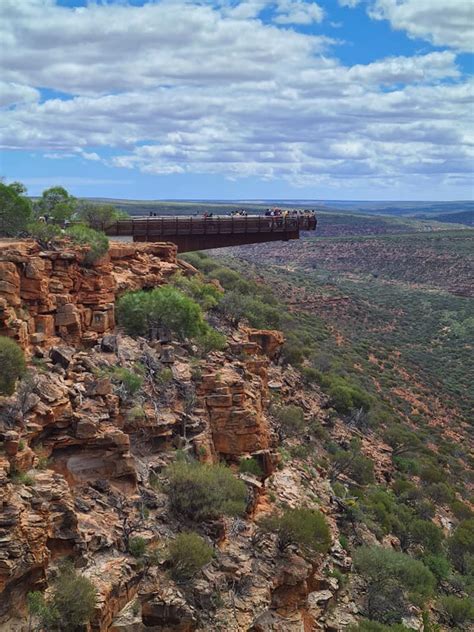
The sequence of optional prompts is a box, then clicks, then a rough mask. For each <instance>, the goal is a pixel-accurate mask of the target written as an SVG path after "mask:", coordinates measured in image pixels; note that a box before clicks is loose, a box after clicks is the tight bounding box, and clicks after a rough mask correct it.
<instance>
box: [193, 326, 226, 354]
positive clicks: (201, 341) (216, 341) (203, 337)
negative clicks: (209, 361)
mask: <svg viewBox="0 0 474 632" xmlns="http://www.w3.org/2000/svg"><path fill="white" fill-rule="evenodd" d="M196 344H197V345H198V347H199V348H200V351H201V353H202V354H204V355H206V354H207V353H209V352H210V351H223V350H224V349H225V348H226V347H227V338H226V337H225V336H224V334H221V333H220V332H219V331H216V330H215V329H213V328H212V327H205V329H204V332H203V333H201V334H199V335H198V336H196Z"/></svg>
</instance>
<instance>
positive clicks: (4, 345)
mask: <svg viewBox="0 0 474 632" xmlns="http://www.w3.org/2000/svg"><path fill="white" fill-rule="evenodd" d="M25 373H26V362H25V356H24V355H23V351H22V350H21V347H20V346H19V345H18V344H17V343H16V342H15V341H14V340H11V339H10V338H6V337H5V336H0V395H11V394H12V393H13V391H14V390H15V384H16V382H17V380H18V379H19V378H21V377H22V376H23V375H25Z"/></svg>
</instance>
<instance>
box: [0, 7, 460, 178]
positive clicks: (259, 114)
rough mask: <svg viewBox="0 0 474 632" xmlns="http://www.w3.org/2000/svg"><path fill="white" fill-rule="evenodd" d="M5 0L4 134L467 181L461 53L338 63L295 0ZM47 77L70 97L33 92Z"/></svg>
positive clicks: (157, 161)
mask: <svg viewBox="0 0 474 632" xmlns="http://www.w3.org/2000/svg"><path fill="white" fill-rule="evenodd" d="M1 5H2V7H1V9H2V11H3V19H2V20H1V21H0V38H1V39H2V41H6V42H8V46H6V47H5V53H4V54H3V55H2V57H1V59H0V64H1V65H2V66H3V68H1V70H2V78H3V80H4V81H6V82H8V85H9V86H14V88H11V89H10V93H6V94H7V99H6V101H5V105H6V107H5V109H4V112H3V116H2V124H1V125H2V127H1V130H0V132H1V138H2V141H1V142H2V146H3V147H4V148H9V149H26V150H37V151H41V152H42V153H43V154H44V155H47V156H48V157H49V158H56V157H57V156H61V155H62V156H66V155H71V156H76V157H78V158H81V159H85V160H92V161H99V160H102V161H103V162H104V163H105V164H106V165H110V166H112V167H119V168H122V169H124V170H126V169H129V170H137V169H138V170H140V171H142V172H144V173H151V174H161V175H163V174H180V173H182V174H187V173H206V174H219V175H224V176H227V177H229V178H232V179H236V178H242V177H257V178H260V179H263V180H274V179H283V180H287V181H289V182H291V183H292V184H296V185H301V186H308V185H310V186H318V185H319V184H322V183H328V184H329V185H332V186H334V187H335V188H336V189H339V188H340V187H343V186H347V187H350V186H353V185H354V183H357V182H360V181H361V180H364V179H366V180H370V181H373V182H377V183H382V182H383V183H385V184H386V185H387V186H393V184H394V183H398V185H399V186H402V185H404V184H406V183H409V182H416V179H417V178H418V177H419V178H426V179H428V180H429V178H430V177H432V178H434V179H435V180H436V182H439V181H440V179H442V178H445V179H446V180H450V181H453V180H456V182H467V181H468V178H469V170H470V165H471V163H470V160H472V136H469V132H468V125H467V123H468V122H467V121H466V110H467V108H468V107H469V103H470V100H471V98H472V84H470V83H469V82H467V81H466V80H465V79H464V78H463V77H462V76H461V75H460V72H459V69H458V67H457V65H456V55H455V53H454V52H452V51H449V50H443V51H435V52H429V53H426V54H419V55H416V56H412V57H406V56H397V57H393V56H392V57H388V58H385V59H379V60H377V61H374V62H373V63H370V64H357V65H353V66H345V65H343V64H342V63H341V62H340V61H339V60H338V59H337V57H336V56H335V53H334V52H332V50H331V47H332V46H333V44H334V43H333V42H331V40H329V39H328V38H325V37H323V36H318V35H310V34H307V33H302V32H299V31H298V30H295V29H292V28H288V25H287V22H286V21H285V18H284V17H283V19H281V18H282V16H287V19H288V20H290V19H291V20H293V21H294V20H295V19H300V18H301V19H300V22H299V23H301V24H306V23H307V22H305V20H306V19H307V17H303V14H301V16H300V18H298V15H299V13H298V12H299V11H300V10H301V9H302V8H303V9H304V10H306V9H307V8H308V7H310V6H312V7H314V10H313V12H312V13H310V14H309V15H310V17H311V20H312V21H313V22H314V21H318V20H320V19H322V18H323V15H322V13H320V12H319V7H318V5H317V4H316V3H309V2H302V1H295V0H293V1H291V2H290V1H289V0H280V1H279V2H276V1H275V2H264V1H263V2H260V1H259V0H247V1H246V2H241V3H235V2H227V1H223V2H219V3H215V2H214V3H210V2H192V1H191V0H188V1H187V2H185V1H184V0H183V1H181V0H174V1H173V2H171V1H168V2H153V3H148V4H145V5H144V6H131V5H128V4H123V3H120V4H91V5H89V6H87V7H82V8H79V9H71V8H66V7H63V6H58V5H56V4H55V2H54V1H53V0H23V1H22V2H21V3H18V2H17V1H16V0H3V2H2V3H1ZM387 6H388V5H387ZM265 7H266V8H268V7H270V8H271V10H272V11H273V13H272V15H273V22H272V23H268V22H267V23H264V22H263V21H262V20H261V19H259V17H258V16H259V15H260V13H261V11H262V9H263V8H265ZM304 15H306V16H307V15H308V14H304ZM290 16H291V18H290ZM283 23H284V26H283ZM293 23H295V22H293ZM280 24H282V26H280ZM52 31H54V37H52V36H51V32H52ZM39 86H41V88H49V89H52V90H56V91H61V92H63V93H64V92H66V93H68V95H69V98H67V99H66V100H64V99H60V98H45V99H43V100H39V95H38V87H39ZM91 148H93V150H92V149H91ZM101 148H107V150H108V151H107V155H108V157H107V158H106V159H105V158H102V157H101ZM430 174H432V175H430ZM433 174H434V175H433Z"/></svg>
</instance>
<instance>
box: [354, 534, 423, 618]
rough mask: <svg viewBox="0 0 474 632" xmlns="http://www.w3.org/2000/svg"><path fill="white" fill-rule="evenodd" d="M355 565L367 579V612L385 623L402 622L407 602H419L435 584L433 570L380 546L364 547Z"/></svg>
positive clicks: (357, 553)
mask: <svg viewBox="0 0 474 632" xmlns="http://www.w3.org/2000/svg"><path fill="white" fill-rule="evenodd" d="M354 565H355V569H356V570H357V572H358V573H360V574H361V575H362V576H363V577H364V578H365V579H366V581H367V584H368V590H367V614H368V616H369V618H370V619H375V620H377V621H380V622H382V623H397V622H400V621H401V619H402V617H403V616H404V614H405V613H406V612H407V609H408V604H409V603H410V602H411V603H416V604H417V605H420V604H421V603H423V602H424V601H425V600H426V599H428V598H429V597H430V596H431V595H432V593H433V589H434V586H435V578H434V576H433V574H432V573H431V571H430V570H429V569H428V568H426V566H424V565H423V564H422V562H420V561H418V560H414V559H412V558H411V557H409V556H408V555H405V554H404V553H398V552H396V551H393V550H392V549H385V548H382V547H379V546H375V547H361V548H360V549H358V550H357V551H356V552H355V554H354Z"/></svg>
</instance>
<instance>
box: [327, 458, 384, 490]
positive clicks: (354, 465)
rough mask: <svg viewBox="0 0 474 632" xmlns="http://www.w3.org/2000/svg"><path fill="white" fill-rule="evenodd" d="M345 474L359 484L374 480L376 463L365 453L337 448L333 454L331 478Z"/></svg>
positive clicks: (366, 483)
mask: <svg viewBox="0 0 474 632" xmlns="http://www.w3.org/2000/svg"><path fill="white" fill-rule="evenodd" d="M341 474H345V475H346V476H348V477H349V478H351V479H352V480H353V481H355V482H356V483H358V484H359V485H369V484H370V483H373V482H374V464H373V462H372V461H371V460H370V459H369V458H367V457H365V456H364V455H363V454H360V453H359V454H354V452H353V451H352V450H337V452H336V453H335V454H333V455H331V478H333V479H335V478H337V477H338V476H340V475H341Z"/></svg>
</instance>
